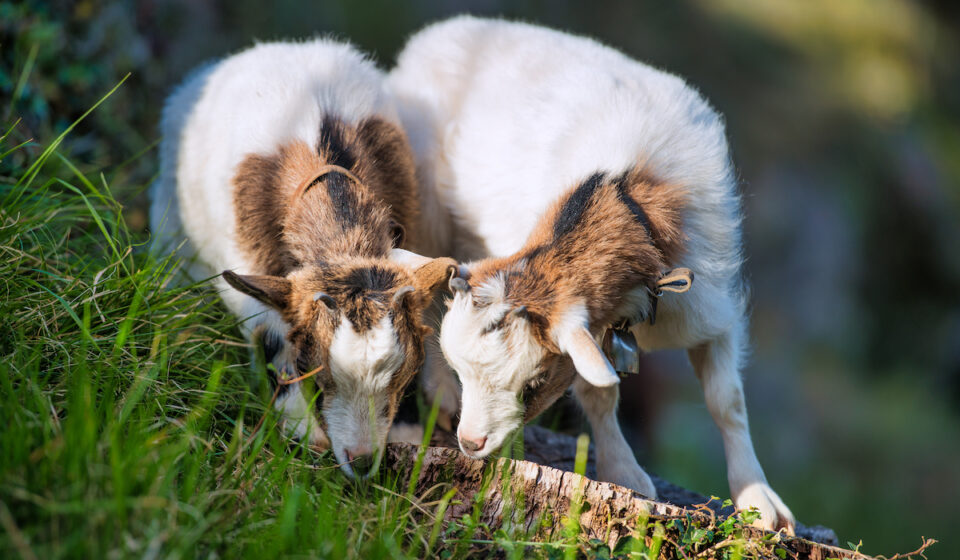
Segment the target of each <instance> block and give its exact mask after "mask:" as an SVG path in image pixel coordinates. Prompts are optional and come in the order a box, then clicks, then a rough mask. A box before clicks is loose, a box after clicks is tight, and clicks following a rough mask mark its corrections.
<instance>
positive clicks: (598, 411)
mask: <svg viewBox="0 0 960 560" xmlns="http://www.w3.org/2000/svg"><path fill="white" fill-rule="evenodd" d="M573 393H574V395H575V396H576V397H577V401H578V402H579V403H580V406H581V407H582V408H583V412H584V413H585V414H586V415H587V420H588V421H589V422H590V427H591V428H592V429H593V444H594V447H595V448H596V451H597V478H599V479H600V480H603V481H606V482H613V483H614V484H619V485H620V486H626V487H627V488H630V489H632V490H636V491H637V492H639V493H641V494H643V495H644V496H646V497H647V498H650V499H651V500H652V499H655V498H656V497H657V489H656V488H655V487H654V486H653V481H652V480H650V476H649V475H647V473H646V472H645V471H644V470H643V468H642V467H640V465H639V464H638V463H637V458H636V457H634V455H633V450H632V449H630V446H629V445H628V444H627V440H626V439H625V438H624V437H623V432H622V431H621V430H620V423H619V422H618V421H617V402H618V401H619V400H620V388H619V386H617V385H614V386H613V387H594V386H593V385H591V384H590V383H588V382H587V381H584V379H583V378H582V377H580V376H579V375H577V376H576V377H575V379H574V382H573Z"/></svg>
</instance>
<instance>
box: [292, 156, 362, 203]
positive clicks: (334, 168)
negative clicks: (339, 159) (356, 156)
mask: <svg viewBox="0 0 960 560" xmlns="http://www.w3.org/2000/svg"><path fill="white" fill-rule="evenodd" d="M330 173H339V174H341V175H343V176H345V177H347V178H348V179H350V180H351V181H353V182H354V183H356V184H358V185H362V184H363V183H362V182H361V181H360V179H358V178H357V176H356V175H354V174H353V173H352V172H351V171H350V170H349V169H347V168H345V167H340V166H339V165H333V164H332V163H331V164H328V165H324V166H323V167H321V168H320V169H318V170H317V172H316V173H314V174H313V175H311V176H310V177H309V178H308V179H307V180H305V181H304V182H302V183H300V186H298V187H297V190H295V191H293V196H291V197H290V202H291V203H293V202H296V201H297V199H299V198H300V197H301V196H303V195H304V194H306V192H307V191H308V190H309V189H310V187H312V186H313V185H316V184H317V182H319V181H320V179H323V177H324V176H326V175H329V174H330Z"/></svg>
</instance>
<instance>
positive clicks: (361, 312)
mask: <svg viewBox="0 0 960 560" xmlns="http://www.w3.org/2000/svg"><path fill="white" fill-rule="evenodd" d="M162 129H163V136H164V140H163V145H162V147H161V172H160V176H159V178H158V180H157V182H156V183H155V185H154V186H153V189H152V198H153V200H152V207H151V227H152V229H153V232H154V235H155V238H156V241H155V245H154V248H155V250H157V251H171V250H174V249H177V250H180V251H182V254H183V256H184V257H185V258H186V259H189V262H191V265H190V268H189V272H190V273H191V275H193V276H194V277H197V278H203V277H211V276H214V275H215V274H216V273H218V272H220V271H224V272H223V274H222V276H221V277H220V278H218V279H217V282H218V284H219V285H220V287H221V288H222V294H221V295H222V297H223V300H224V302H225V303H226V305H227V307H228V308H229V309H230V310H231V311H232V312H233V313H235V314H236V315H237V316H239V317H240V318H242V319H244V320H245V321H244V322H243V330H244V333H245V335H246V336H247V337H248V338H250V339H251V340H252V341H255V342H258V343H261V344H262V345H263V348H264V353H265V356H266V358H267V360H268V361H269V362H270V363H272V364H273V366H274V367H275V369H276V372H277V374H278V375H279V376H280V377H281V379H279V380H277V381H279V382H284V381H287V380H290V379H296V378H297V377H300V376H302V375H305V374H307V373H309V372H314V371H318V373H317V374H316V378H317V380H318V384H319V386H320V387H321V388H322V395H321V397H320V399H322V412H323V417H324V419H325V420H326V432H324V430H323V429H322V428H321V426H320V424H319V423H318V422H317V420H316V417H315V414H314V412H313V410H312V408H313V407H312V405H311V404H310V403H308V402H307V400H306V399H305V397H304V394H303V393H302V391H301V387H300V384H299V383H292V384H286V383H282V384H281V385H280V387H279V389H278V397H277V399H276V407H277V408H278V409H279V410H280V412H281V414H282V416H283V422H284V425H285V427H286V429H287V430H288V431H289V433H290V434H292V435H293V436H295V437H297V438H308V440H309V442H310V444H312V445H315V446H318V447H321V448H327V447H332V448H333V451H334V453H335V454H336V457H337V459H338V460H339V462H340V463H341V464H342V465H343V469H344V471H346V472H347V473H348V474H351V475H360V476H362V475H366V474H368V472H369V471H370V470H372V469H373V468H376V463H377V460H378V457H379V455H378V454H377V451H378V450H380V449H382V448H383V444H384V442H385V440H386V437H387V432H388V430H389V428H390V425H391V423H392V420H393V417H394V414H395V412H396V409H397V402H398V399H399V397H400V396H401V394H402V392H403V390H404V388H405V387H406V386H407V384H408V382H409V381H410V380H411V378H412V377H413V376H414V374H415V373H416V371H417V370H418V369H419V368H420V367H421V365H422V363H423V361H424V352H425V351H424V344H423V342H424V337H425V336H426V334H427V333H428V332H430V329H428V328H427V327H425V326H424V325H423V316H422V315H423V312H424V310H425V309H426V308H427V306H428V305H429V304H430V302H431V300H432V297H433V292H434V290H435V288H436V287H438V286H442V285H445V283H446V281H447V280H448V279H449V274H451V271H452V270H455V264H456V263H455V262H453V261H452V260H450V259H436V260H433V259H429V258H425V257H422V256H419V255H417V254H416V253H412V252H409V251H406V250H404V249H401V248H399V246H400V245H405V246H415V242H416V239H415V238H416V236H417V231H418V228H419V224H418V223H417V222H418V219H419V218H418V193H417V186H416V182H415V178H414V159H413V153H412V151H411V149H410V147H409V144H408V141H407V139H406V136H405V134H404V132H403V131H402V128H401V126H400V124H399V120H398V116H397V113H396V108H395V107H394V104H393V102H392V101H391V99H390V97H389V96H388V95H387V93H386V92H385V90H384V88H383V75H382V73H381V72H380V71H379V70H378V69H377V68H376V67H375V66H374V65H373V64H372V63H371V62H370V61H369V60H367V59H366V58H365V57H364V56H362V55H361V54H359V53H358V52H357V51H356V50H354V49H353V48H352V47H350V46H349V45H345V44H340V43H336V42H333V41H329V40H314V41H308V42H304V43H268V44H261V45H258V46H256V47H254V48H251V49H249V50H247V51H245V52H242V53H240V54H237V55H235V56H232V57H230V58H227V59H225V60H223V61H222V62H219V63H216V64H214V65H211V66H208V67H206V68H204V69H202V70H200V71H199V72H197V73H195V74H194V75H193V76H192V77H191V78H189V79H188V80H187V81H186V83H185V84H183V85H182V86H181V87H180V88H179V89H178V90H177V91H176V92H175V93H174V94H173V95H172V96H171V97H170V99H169V101H168V104H167V106H166V109H165V112H164V118H163V124H162ZM183 238H185V239H186V241H185V242H184V241H183Z"/></svg>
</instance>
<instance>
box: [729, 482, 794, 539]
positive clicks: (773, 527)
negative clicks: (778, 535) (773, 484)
mask: <svg viewBox="0 0 960 560" xmlns="http://www.w3.org/2000/svg"><path fill="white" fill-rule="evenodd" d="M735 501H736V504H737V509H739V510H747V509H750V508H756V509H757V511H759V512H760V519H758V520H756V521H754V522H753V526H754V527H757V528H760V529H765V530H767V531H780V530H781V529H782V530H784V531H785V532H786V534H788V535H790V536H793V535H794V534H795V529H796V524H797V522H796V520H794V518H793V514H792V513H790V509H789V508H787V506H786V505H785V504H784V503H783V500H781V499H780V496H777V493H776V492H774V491H773V489H772V488H770V486H769V485H768V484H766V483H763V482H758V483H754V484H750V485H749V486H747V487H746V488H744V489H743V490H741V491H740V494H739V495H738V496H737V499H736V500H735Z"/></svg>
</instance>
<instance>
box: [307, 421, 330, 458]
mask: <svg viewBox="0 0 960 560" xmlns="http://www.w3.org/2000/svg"><path fill="white" fill-rule="evenodd" d="M307 444H308V445H309V446H310V449H312V450H314V451H317V452H320V451H326V450H328V449H330V438H328V437H327V434H325V433H324V432H323V429H321V428H320V427H319V426H311V430H310V439H308V440H307Z"/></svg>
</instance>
